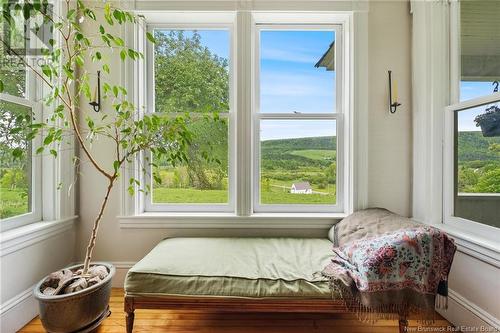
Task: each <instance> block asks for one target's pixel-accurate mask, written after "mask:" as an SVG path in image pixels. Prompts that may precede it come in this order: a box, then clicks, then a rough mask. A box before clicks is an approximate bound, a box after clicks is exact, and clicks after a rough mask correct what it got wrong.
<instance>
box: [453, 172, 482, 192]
mask: <svg viewBox="0 0 500 333" xmlns="http://www.w3.org/2000/svg"><path fill="white" fill-rule="evenodd" d="M478 180H479V175H478V173H477V172H475V171H474V169H471V168H467V167H465V166H461V167H459V169H458V191H459V192H475V186H476V184H477V182H478Z"/></svg>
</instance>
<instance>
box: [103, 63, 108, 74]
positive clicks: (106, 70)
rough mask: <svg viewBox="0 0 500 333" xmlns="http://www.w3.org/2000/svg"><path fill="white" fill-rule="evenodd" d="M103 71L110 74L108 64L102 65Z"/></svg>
mask: <svg viewBox="0 0 500 333" xmlns="http://www.w3.org/2000/svg"><path fill="white" fill-rule="evenodd" d="M102 70H103V71H104V72H106V73H108V74H109V65H108V64H104V65H102Z"/></svg>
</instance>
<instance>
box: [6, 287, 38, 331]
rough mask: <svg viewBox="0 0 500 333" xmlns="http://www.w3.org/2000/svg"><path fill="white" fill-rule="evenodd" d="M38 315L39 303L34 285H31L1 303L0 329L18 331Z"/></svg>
mask: <svg viewBox="0 0 500 333" xmlns="http://www.w3.org/2000/svg"><path fill="white" fill-rule="evenodd" d="M37 315H38V303H37V301H36V300H35V297H34V296H33V287H30V288H29V289H26V290H25V291H23V292H22V293H20V294H18V295H16V296H14V297H12V298H11V299H9V300H8V301H7V302H5V303H3V304H2V305H0V331H1V332H2V333H14V332H17V331H18V330H19V329H21V328H22V327H23V326H24V325H26V323H28V322H29V321H30V320H31V319H33V318H35V317H36V316H37Z"/></svg>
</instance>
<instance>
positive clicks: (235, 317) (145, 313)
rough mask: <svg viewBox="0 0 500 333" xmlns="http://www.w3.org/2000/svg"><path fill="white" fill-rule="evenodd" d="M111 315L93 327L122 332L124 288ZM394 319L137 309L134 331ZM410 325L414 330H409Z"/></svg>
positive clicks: (334, 332)
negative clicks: (97, 326)
mask: <svg viewBox="0 0 500 333" xmlns="http://www.w3.org/2000/svg"><path fill="white" fill-rule="evenodd" d="M110 307H111V312H112V314H111V316H110V317H109V318H107V319H106V320H105V321H104V322H103V323H102V325H101V326H100V327H99V328H98V329H97V330H96V331H95V332H96V333H105V332H110V333H114V332H125V314H124V312H123V289H113V292H112V295H111V301H110ZM438 318H439V319H438V320H436V321H435V323H434V324H433V325H432V326H435V327H436V328H431V329H429V328H428V329H427V330H422V328H421V329H420V332H422V331H426V332H432V331H433V332H439V331H446V329H445V330H440V329H439V328H438V327H446V326H449V325H450V324H449V323H448V322H447V321H446V320H445V319H443V318H441V317H440V316H438ZM397 325H398V323H397V321H392V320H380V321H378V322H377V323H375V324H373V325H371V324H365V323H361V322H359V321H358V320H357V319H356V318H355V316H354V315H351V314H280V313H264V314H258V313H248V314H239V313H230V314H221V313H219V314H217V313H207V312H200V311H165V310H161V311H160V310H136V311H135V324H134V332H136V333H139V332H141V333H149V332H169V333H181V332H182V333H188V332H195V333H219V332H221V333H256V332H258V333H382V332H383V333H385V332H388V333H389V332H394V333H397V332H398V326H397ZM417 326H420V325H419V323H417V322H416V321H414V320H410V329H409V330H408V331H409V332H411V331H414V332H419V330H418V329H417ZM412 328H413V329H414V330H412ZM19 332H25V333H28V332H29V333H35V332H45V331H44V329H43V327H42V324H41V322H40V320H39V319H38V318H35V319H33V320H32V321H31V322H30V323H29V324H28V325H26V326H25V327H24V328H22V329H21V330H20V331H19Z"/></svg>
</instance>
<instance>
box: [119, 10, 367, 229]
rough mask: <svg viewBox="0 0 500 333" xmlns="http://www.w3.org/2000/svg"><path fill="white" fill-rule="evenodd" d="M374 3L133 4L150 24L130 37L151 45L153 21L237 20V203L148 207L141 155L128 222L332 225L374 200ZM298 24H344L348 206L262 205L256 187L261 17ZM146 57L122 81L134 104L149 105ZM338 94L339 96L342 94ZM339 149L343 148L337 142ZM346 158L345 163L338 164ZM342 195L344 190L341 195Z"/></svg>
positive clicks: (124, 213)
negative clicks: (140, 183) (222, 208)
mask: <svg viewBox="0 0 500 333" xmlns="http://www.w3.org/2000/svg"><path fill="white" fill-rule="evenodd" d="M369 7H370V6H369V4H368V3H363V4H351V3H349V4H347V5H346V4H343V3H342V4H341V3H338V2H337V1H334V0H328V1H325V2H322V3H310V2H308V1H300V2H294V3H293V4H292V3H287V2H279V3H269V4H266V5H263V4H257V3H255V4H254V3H242V2H239V1H227V2H224V3H221V2H219V1H210V0H209V1H206V2H204V3H203V4H201V3H199V2H191V1H185V2H182V3H180V2H176V3H175V4H174V3H170V2H159V3H155V4H147V5H146V4H143V3H141V2H137V3H135V4H132V5H131V7H130V8H129V9H131V10H134V11H135V13H136V14H137V15H139V16H140V17H141V19H140V21H144V23H143V24H137V25H136V26H135V27H133V28H131V27H124V31H123V32H124V35H125V39H126V43H130V45H136V46H137V47H138V50H143V52H144V53H145V54H146V52H145V51H144V46H145V45H146V38H145V30H146V29H147V25H155V24H160V25H163V24H165V23H166V22H168V23H169V24H172V25H177V24H185V23H186V22H189V23H199V24H220V23H231V24H234V35H233V44H234V46H235V47H234V54H233V57H234V66H235V88H234V90H235V91H234V94H235V99H234V103H235V108H234V110H237V112H234V114H233V117H234V118H235V119H234V124H235V125H234V127H233V128H234V130H235V134H236V135H235V141H236V146H235V150H236V153H235V160H234V161H235V170H234V174H235V176H234V177H235V178H236V179H237V180H238V182H235V184H234V186H235V187H236V188H235V193H234V194H235V198H234V200H235V202H234V211H231V212H209V211H198V212H197V211H191V212H186V211H177V212H176V211H147V210H146V209H145V200H144V195H143V193H142V192H140V191H137V190H138V189H139V188H138V187H137V186H136V191H135V193H136V195H134V196H130V195H129V194H128V187H129V183H128V179H129V177H134V178H136V179H142V178H141V173H140V171H139V170H141V165H142V164H141V161H142V157H141V156H138V158H137V160H135V161H134V162H133V163H132V164H131V165H130V166H127V167H124V168H123V174H122V175H123V177H122V180H121V214H120V216H118V218H119V221H120V227H121V228H132V229H145V228H146V229H147V228H153V229H157V228H182V229H185V228H188V229H189V228H196V229H198V228H250V229H263V228H308V229H311V228H322V229H325V228H329V227H330V226H331V225H332V223H334V222H335V221H336V220H338V219H340V218H343V217H345V216H346V215H348V214H350V213H352V212H353V211H355V210H357V209H362V208H365V207H367V204H368V169H367V163H368V137H367V135H368V121H367V118H368V116H367V115H368V93H367V91H368V88H367V82H368V80H367V73H368V12H369ZM273 21H275V22H276V23H279V24H298V23H302V24H304V22H307V23H308V24H318V25H342V28H343V31H342V40H343V45H344V48H343V54H342V57H343V61H344V66H343V67H344V70H345V73H343V74H344V76H343V79H344V84H342V89H343V90H342V96H343V104H344V105H343V110H344V112H345V113H344V114H343V115H342V117H343V123H344V125H345V127H344V128H343V131H344V132H343V138H344V142H343V147H344V151H343V154H344V162H343V168H344V176H343V180H342V184H340V185H339V183H340V181H339V180H338V184H337V186H343V187H344V194H343V196H342V200H343V211H341V212H333V213H332V212H318V211H316V212H307V213H300V212H291V211H287V212H283V213H280V212H262V213H261V212H255V211H254V193H253V191H254V189H253V187H254V186H253V170H252V169H253V159H252V151H253V149H254V147H253V142H254V138H253V133H252V131H253V120H252V117H253V108H254V101H255V98H254V94H255V91H254V87H253V80H254V78H253V75H254V69H253V68H252V66H253V62H254V61H255V59H254V52H253V51H252V48H253V45H254V43H255V38H254V36H255V24H256V23H267V24H272V22H273ZM145 63H147V56H146V59H145V61H139V62H134V63H133V62H130V61H127V62H125V63H124V64H122V72H123V73H124V75H122V84H123V85H124V86H126V87H127V90H128V91H129V92H131V97H133V99H134V103H135V104H136V105H138V106H141V108H140V111H139V113H138V115H137V116H138V117H140V114H141V112H142V110H143V109H144V108H143V106H146V108H147V100H146V97H145V96H146V94H145V93H144V91H145V89H146V87H147V85H146V82H147V81H146V79H145V76H146V75H145V73H146V68H147V66H146V65H145ZM337 98H338V97H337ZM337 148H338V147H337ZM337 165H338V164H337ZM337 198H338V197H337Z"/></svg>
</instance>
